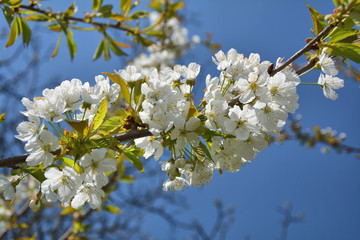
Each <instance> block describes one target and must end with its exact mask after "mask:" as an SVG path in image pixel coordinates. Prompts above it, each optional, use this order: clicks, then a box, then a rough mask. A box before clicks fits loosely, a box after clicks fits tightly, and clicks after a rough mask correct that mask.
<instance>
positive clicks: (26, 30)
mask: <svg viewBox="0 0 360 240" xmlns="http://www.w3.org/2000/svg"><path fill="white" fill-rule="evenodd" d="M20 21H21V26H22V37H23V43H24V45H26V46H27V45H29V42H30V39H31V29H30V27H29V25H28V24H27V22H26V21H25V20H24V19H22V18H21V20H20Z"/></svg>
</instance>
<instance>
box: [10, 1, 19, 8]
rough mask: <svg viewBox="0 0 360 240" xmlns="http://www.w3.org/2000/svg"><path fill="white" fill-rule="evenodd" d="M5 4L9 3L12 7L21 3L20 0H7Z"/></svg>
mask: <svg viewBox="0 0 360 240" xmlns="http://www.w3.org/2000/svg"><path fill="white" fill-rule="evenodd" d="M7 4H9V5H11V6H12V7H13V8H17V7H20V5H21V4H22V0H9V1H8V2H7Z"/></svg>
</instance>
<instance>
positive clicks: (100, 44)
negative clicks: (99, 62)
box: [92, 40, 105, 61]
mask: <svg viewBox="0 0 360 240" xmlns="http://www.w3.org/2000/svg"><path fill="white" fill-rule="evenodd" d="M104 41H105V40H101V41H100V43H99V45H98V47H97V48H96V51H95V54H94V56H93V59H92V60H93V61H95V60H96V59H98V58H99V57H100V56H101V54H102V52H103V50H104Z"/></svg>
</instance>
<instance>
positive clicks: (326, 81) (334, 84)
mask: <svg viewBox="0 0 360 240" xmlns="http://www.w3.org/2000/svg"><path fill="white" fill-rule="evenodd" d="M318 84H319V85H320V86H321V87H322V89H323V92H324V96H325V97H326V98H329V99H331V100H336V99H337V98H338V95H337V93H336V92H335V91H334V89H340V88H342V87H344V80H342V79H340V78H338V77H333V76H330V75H325V76H324V75H323V74H320V77H319V80H318Z"/></svg>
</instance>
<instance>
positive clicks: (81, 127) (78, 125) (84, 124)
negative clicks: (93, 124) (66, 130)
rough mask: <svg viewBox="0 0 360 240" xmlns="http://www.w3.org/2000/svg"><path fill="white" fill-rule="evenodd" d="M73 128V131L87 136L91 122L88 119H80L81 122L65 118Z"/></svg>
mask: <svg viewBox="0 0 360 240" xmlns="http://www.w3.org/2000/svg"><path fill="white" fill-rule="evenodd" d="M65 121H66V122H67V123H68V124H69V125H70V126H71V128H72V130H73V131H76V132H77V133H79V134H81V135H83V136H86V135H88V133H89V122H88V120H84V121H80V122H72V121H67V120H65Z"/></svg>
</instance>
